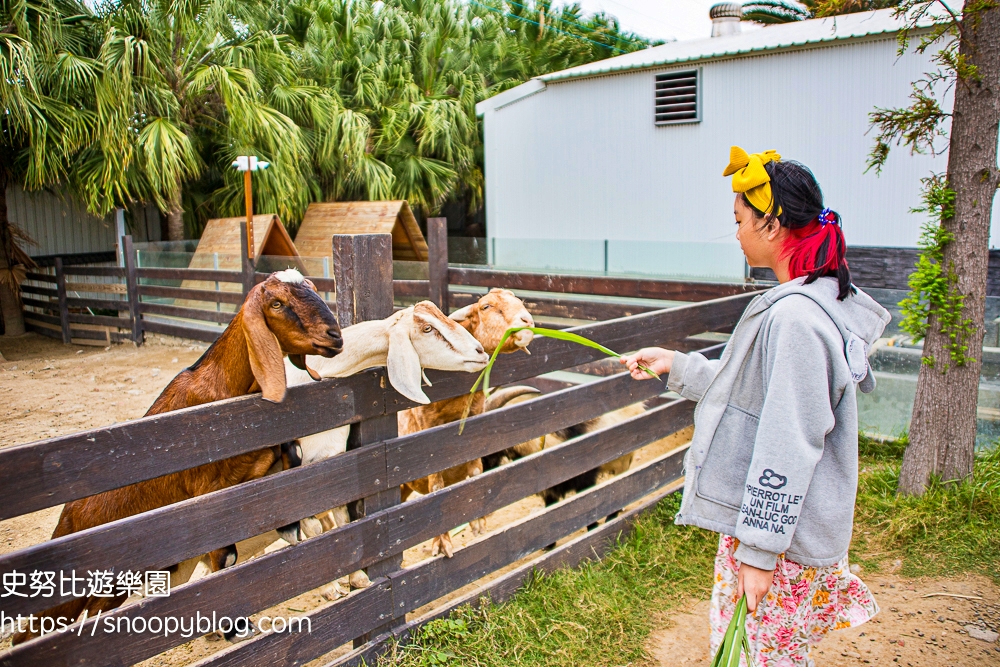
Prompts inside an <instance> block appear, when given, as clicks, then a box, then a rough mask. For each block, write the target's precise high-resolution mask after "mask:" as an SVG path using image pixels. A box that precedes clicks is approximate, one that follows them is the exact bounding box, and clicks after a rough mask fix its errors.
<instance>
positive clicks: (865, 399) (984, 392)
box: [858, 289, 1000, 449]
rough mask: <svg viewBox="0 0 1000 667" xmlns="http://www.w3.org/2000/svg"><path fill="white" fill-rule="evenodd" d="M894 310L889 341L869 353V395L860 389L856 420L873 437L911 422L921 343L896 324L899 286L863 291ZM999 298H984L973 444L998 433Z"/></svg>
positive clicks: (988, 441)
mask: <svg viewBox="0 0 1000 667" xmlns="http://www.w3.org/2000/svg"><path fill="white" fill-rule="evenodd" d="M865 291H866V292H868V294H870V295H871V296H872V297H873V298H874V299H875V300H876V301H878V302H879V303H881V304H882V306H883V307H885V308H886V309H888V310H889V311H890V312H891V313H892V322H891V323H890V324H889V326H888V327H887V328H886V332H885V334H883V335H884V336H885V338H886V339H888V340H889V341H890V342H891V345H887V346H884V347H879V348H878V349H876V350H875V352H874V353H873V354H872V357H871V363H872V370H873V371H874V373H875V381H876V387H875V391H873V392H872V393H871V394H862V393H860V392H859V393H858V423H859V425H860V427H861V430H862V431H864V432H865V433H868V434H869V435H873V436H877V437H891V436H896V435H899V434H900V433H903V432H905V431H907V430H909V427H910V417H911V415H912V412H913V401H914V398H915V396H916V393H917V375H918V373H919V372H920V365H921V362H920V357H921V354H922V352H923V346H922V345H921V344H917V345H913V344H912V343H911V342H910V340H909V336H907V335H906V334H905V333H903V332H902V331H900V329H899V321H900V314H899V305H898V304H899V301H901V300H902V299H903V298H904V297H905V296H906V292H904V291H902V290H878V289H871V290H865ZM998 313H1000V298H996V297H988V298H987V299H986V326H987V330H986V346H984V347H983V351H982V355H983V357H982V358H983V367H982V374H981V376H980V381H979V400H978V402H977V405H978V411H977V412H978V419H977V420H976V447H977V448H980V449H981V448H983V447H986V446H988V445H991V444H992V443H995V442H996V441H997V438H998V437H1000V347H994V345H995V344H996V337H997V315H998Z"/></svg>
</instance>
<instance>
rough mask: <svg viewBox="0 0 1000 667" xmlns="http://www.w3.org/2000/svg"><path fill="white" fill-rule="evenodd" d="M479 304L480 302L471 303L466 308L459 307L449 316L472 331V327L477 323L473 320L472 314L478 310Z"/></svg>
mask: <svg viewBox="0 0 1000 667" xmlns="http://www.w3.org/2000/svg"><path fill="white" fill-rule="evenodd" d="M478 306H479V302H476V303H472V304H469V305H468V306H466V307H465V308H459V309H458V310H456V311H455V312H454V313H452V314H451V315H449V316H448V317H449V318H450V319H452V320H454V321H456V322H458V323H459V324H461V325H462V327H463V328H464V329H465V330H466V331H468V332H469V333H472V327H474V326H475V323H474V322H473V321H472V315H473V313H475V312H476V308H477V307H478Z"/></svg>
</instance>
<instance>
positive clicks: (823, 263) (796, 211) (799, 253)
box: [740, 160, 854, 300]
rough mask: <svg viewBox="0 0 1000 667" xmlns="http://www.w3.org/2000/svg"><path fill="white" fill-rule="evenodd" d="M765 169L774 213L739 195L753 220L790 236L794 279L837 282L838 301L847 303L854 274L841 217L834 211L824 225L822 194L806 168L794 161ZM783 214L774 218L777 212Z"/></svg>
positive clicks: (788, 248)
mask: <svg viewBox="0 0 1000 667" xmlns="http://www.w3.org/2000/svg"><path fill="white" fill-rule="evenodd" d="M764 169H765V170H766V171H767V173H768V175H769V176H770V177H771V213H770V214H766V215H765V213H764V212H763V211H761V210H760V209H758V208H757V207H756V206H754V205H753V204H751V203H750V200H749V199H747V196H746V194H745V193H744V194H742V195H740V196H741V197H742V199H743V203H744V204H746V205H747V206H749V207H750V209H751V210H752V211H753V213H754V216H755V217H757V218H760V219H763V220H765V221H766V222H770V221H772V220H777V221H778V224H780V225H781V226H782V227H785V228H786V229H788V230H789V231H790V232H791V234H789V236H788V240H787V241H786V242H785V248H784V250H783V252H784V253H785V255H786V256H788V257H789V258H790V260H789V270H790V272H791V275H792V277H793V278H798V277H800V276H806V281H805V282H806V284H809V283H811V282H813V281H815V280H816V279H817V278H821V277H824V276H831V277H834V278H836V279H837V284H838V287H839V290H838V294H837V298H838V299H840V300H844V299H846V298H847V297H848V296H849V295H850V294H851V293H853V291H854V287H853V286H852V285H851V270H850V268H849V267H848V266H847V257H846V255H847V243H846V242H845V241H844V234H843V230H842V229H841V224H840V215H839V214H837V213H836V212H833V211H831V212H830V213H831V216H832V220H831V221H828V222H825V223H821V222H820V221H819V216H820V213H822V212H823V210H824V208H823V191H822V190H821V189H820V187H819V183H818V182H816V177H815V176H814V175H813V173H812V172H811V171H810V170H809V168H808V167H807V166H805V165H804V164H801V163H799V162H795V161H794V160H786V161H781V162H768V163H767V164H765V165H764ZM778 211H780V213H777V214H775V212H778Z"/></svg>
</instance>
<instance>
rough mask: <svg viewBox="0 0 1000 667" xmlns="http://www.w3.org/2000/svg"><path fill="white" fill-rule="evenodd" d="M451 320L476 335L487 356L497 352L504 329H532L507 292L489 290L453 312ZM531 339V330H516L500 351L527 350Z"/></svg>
mask: <svg viewBox="0 0 1000 667" xmlns="http://www.w3.org/2000/svg"><path fill="white" fill-rule="evenodd" d="M450 317H451V319H453V320H455V321H456V322H458V323H459V324H461V325H462V326H463V327H465V329H466V331H468V332H469V333H471V334H472V335H473V336H475V338H476V340H478V341H479V342H480V343H482V344H483V348H484V349H485V350H486V352H487V353H488V354H493V351H494V350H496V349H497V345H499V344H500V339H501V338H503V334H504V332H505V331H507V329H510V328H511V327H533V326H535V321H534V320H533V319H531V314H530V313H529V312H528V309H527V308H525V307H524V303H523V302H522V301H521V300H520V299H518V298H517V297H516V296H514V293H513V292H511V291H510V290H509V289H497V288H494V289H491V290H490V291H489V292H487V293H486V294H484V295H483V296H482V297H480V299H479V301H477V302H476V303H473V304H471V305H468V306H466V307H465V308H462V309H460V310H456V311H455V312H454V313H452V314H451V315H450ZM532 337H533V335H532V333H531V332H530V331H519V332H517V333H516V334H514V335H513V336H511V337H510V338H508V339H507V342H506V343H504V346H503V349H501V350H500V352H501V353H506V352H516V351H517V350H518V349H525V351H527V347H528V343H530V342H531V339H532Z"/></svg>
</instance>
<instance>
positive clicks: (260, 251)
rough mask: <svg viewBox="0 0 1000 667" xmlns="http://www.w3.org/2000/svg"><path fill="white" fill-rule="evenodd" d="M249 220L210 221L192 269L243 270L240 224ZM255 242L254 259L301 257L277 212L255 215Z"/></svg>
mask: <svg viewBox="0 0 1000 667" xmlns="http://www.w3.org/2000/svg"><path fill="white" fill-rule="evenodd" d="M245 223H246V218H245V217H239V218H215V219H213V220H209V221H208V223H207V224H206V225H205V231H204V232H202V235H201V240H200V241H198V248H197V249H196V250H195V251H194V257H192V258H191V264H190V268H192V269H213V268H219V269H222V270H226V271H239V270H240V269H241V268H242V249H241V247H240V232H241V230H240V225H243V224H245ZM253 241H254V259H260V257H261V255H273V256H278V257H298V256H299V252H298V250H297V249H296V248H295V244H294V243H292V237H291V236H289V235H288V231H287V230H285V226H284V225H283V224H281V219H280V218H279V217H278V216H277V215H276V214H274V213H261V214H258V215H255V216H254V217H253ZM215 253H218V254H219V260H218V261H219V265H218V267H216V266H215V257H214V255H215Z"/></svg>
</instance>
